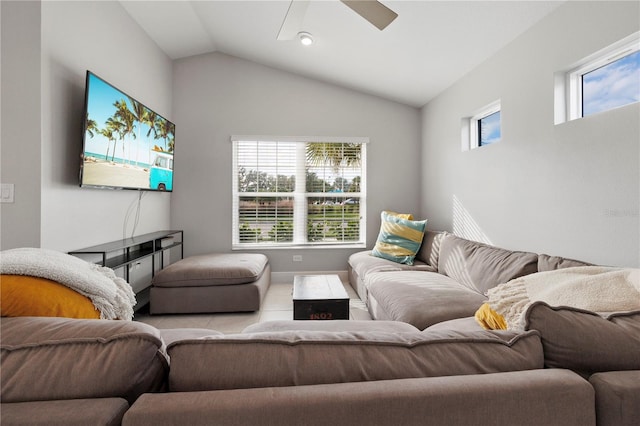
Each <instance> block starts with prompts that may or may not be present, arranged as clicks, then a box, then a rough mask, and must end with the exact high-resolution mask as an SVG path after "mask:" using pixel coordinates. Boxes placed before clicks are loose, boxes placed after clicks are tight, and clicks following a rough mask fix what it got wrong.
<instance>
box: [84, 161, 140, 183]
mask: <svg viewBox="0 0 640 426" xmlns="http://www.w3.org/2000/svg"><path fill="white" fill-rule="evenodd" d="M82 183H83V184H84V185H97V186H117V187H124V188H149V170H148V169H146V170H145V169H143V168H142V167H136V166H135V165H132V164H126V165H125V164H118V163H115V164H114V163H111V162H105V161H87V160H85V161H84V166H83V171H82Z"/></svg>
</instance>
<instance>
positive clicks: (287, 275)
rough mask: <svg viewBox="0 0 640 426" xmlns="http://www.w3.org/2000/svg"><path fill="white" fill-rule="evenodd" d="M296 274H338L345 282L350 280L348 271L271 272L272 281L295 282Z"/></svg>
mask: <svg viewBox="0 0 640 426" xmlns="http://www.w3.org/2000/svg"><path fill="white" fill-rule="evenodd" d="M296 275H337V276H339V277H340V281H342V282H343V283H346V282H349V272H348V271H291V272H271V282H272V283H280V284H283V283H290V284H291V283H293V277H295V276H296Z"/></svg>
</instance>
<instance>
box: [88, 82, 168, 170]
mask: <svg viewBox="0 0 640 426" xmlns="http://www.w3.org/2000/svg"><path fill="white" fill-rule="evenodd" d="M88 90H89V93H88V98H87V114H88V118H89V119H91V120H94V121H95V122H96V124H97V126H98V131H97V132H95V131H94V132H93V137H91V135H90V134H89V133H88V132H87V135H85V153H86V154H97V156H98V157H100V158H102V157H103V156H106V152H107V145H108V143H109V141H108V140H107V138H106V137H105V136H103V135H102V134H101V133H100V130H101V129H104V128H106V127H107V124H106V123H107V120H108V119H109V118H110V117H113V115H114V114H115V112H116V107H115V106H114V103H115V102H116V101H120V100H124V101H125V102H126V103H127V106H128V108H129V110H133V106H132V104H131V100H130V98H129V97H128V96H127V95H126V94H125V93H123V92H121V91H120V90H118V89H116V88H114V87H113V86H111V85H110V84H108V83H107V82H105V81H103V80H102V79H100V78H99V77H96V76H95V75H93V74H89V89H88ZM149 130H150V127H149V125H148V124H146V123H139V122H137V121H136V122H135V130H134V133H135V137H134V136H133V135H126V136H125V137H124V144H123V141H122V140H121V139H120V137H119V136H117V134H116V150H115V158H116V159H118V160H122V159H123V158H125V159H126V160H128V161H132V162H133V163H134V164H135V163H138V164H139V165H140V166H145V167H146V166H148V165H149V164H150V163H151V158H152V154H151V148H153V146H154V145H158V146H160V147H161V148H163V149H165V150H166V149H167V147H166V146H165V140H164V139H161V138H160V139H155V138H154V132H151V133H150V134H149V136H147V133H149ZM123 145H124V152H123ZM112 153H113V142H111V144H110V148H109V157H111V156H112Z"/></svg>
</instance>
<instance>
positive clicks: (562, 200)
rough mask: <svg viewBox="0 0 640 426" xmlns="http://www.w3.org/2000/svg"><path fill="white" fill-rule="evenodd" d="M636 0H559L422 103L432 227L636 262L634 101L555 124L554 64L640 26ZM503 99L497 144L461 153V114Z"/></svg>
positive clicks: (638, 196) (639, 230) (425, 194)
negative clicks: (554, 7)
mask: <svg viewBox="0 0 640 426" xmlns="http://www.w3.org/2000/svg"><path fill="white" fill-rule="evenodd" d="M638 16H640V11H639V4H638V3H637V2H604V1H603V2H567V3H566V4H564V5H563V6H561V7H560V8H558V9H557V11H555V12H553V13H552V14H551V15H549V16H548V17H546V18H544V19H543V20H542V21H540V22H539V23H538V24H537V25H535V26H534V27H533V28H532V29H530V30H529V31H527V32H526V33H525V34H523V35H522V36H521V37H519V38H518V39H516V40H515V41H514V42H512V43H511V44H510V45H508V46H507V47H506V48H504V49H503V50H501V51H500V52H499V53H498V54H496V55H495V56H494V57H492V58H491V59H490V60H488V61H486V62H485V63H483V64H482V65H481V66H479V67H478V68H476V69H475V70H474V71H472V72H471V73H470V74H468V75H467V76H465V77H464V78H463V79H461V80H460V81H458V82H457V83H456V84H454V85H453V86H452V87H450V88H449V89H448V90H446V91H445V92H443V93H442V94H441V95H440V96H438V97H437V98H436V99H434V100H433V101H432V102H430V103H429V104H427V105H426V106H425V107H424V108H423V110H422V129H423V130H422V139H423V152H422V159H423V168H424V173H423V176H422V206H421V210H422V213H423V215H424V216H426V217H427V218H429V220H430V224H431V225H432V228H433V227H438V228H441V229H449V230H451V229H456V230H457V231H458V233H461V234H464V235H463V236H467V237H469V238H475V239H478V240H485V241H489V242H491V243H493V244H495V245H498V246H503V247H508V248H511V249H520V250H531V251H536V252H546V253H549V254H554V255H561V256H566V257H574V258H578V259H583V260H587V261H591V262H595V263H598V264H607V265H616V266H636V267H637V266H638V265H640V212H639V207H640V150H639V145H640V129H639V120H638V117H639V116H640V107H639V105H638V104H637V103H636V104H633V105H630V106H626V107H622V108H619V109H616V110H612V111H608V112H604V113H600V114H597V115H593V116H590V117H587V118H584V119H580V120H575V121H572V122H568V123H564V124H560V125H554V111H553V106H554V98H553V94H554V87H553V84H554V78H553V75H554V72H556V71H559V70H562V69H563V68H566V67H568V66H571V65H572V64H574V63H575V62H577V61H579V60H580V59H582V58H583V57H585V56H587V55H589V54H591V53H593V52H595V51H597V50H599V49H601V48H603V47H606V46H607V45H609V44H611V43H613V42H615V41H617V40H619V39H622V38H623V37H625V36H627V35H629V34H631V33H633V32H635V31H638V29H639V26H640V21H639V20H638ZM496 99H501V101H502V141H501V142H500V143H498V144H495V145H490V146H488V147H483V148H480V149H477V150H472V151H469V152H461V147H460V145H461V143H460V139H461V137H460V128H461V125H460V120H461V118H462V117H465V116H468V115H469V114H470V113H472V112H473V111H474V110H476V109H477V108H480V107H482V106H484V105H486V104H488V103H490V102H492V101H494V100H496Z"/></svg>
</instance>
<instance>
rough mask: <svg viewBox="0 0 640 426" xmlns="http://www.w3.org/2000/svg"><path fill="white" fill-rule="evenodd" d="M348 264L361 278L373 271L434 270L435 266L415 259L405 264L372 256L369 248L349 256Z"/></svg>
mask: <svg viewBox="0 0 640 426" xmlns="http://www.w3.org/2000/svg"><path fill="white" fill-rule="evenodd" d="M349 266H351V269H353V270H354V271H355V273H356V274H358V276H359V277H360V279H362V280H364V279H366V277H367V275H369V274H370V273H374V272H396V271H425V272H435V271H436V268H434V267H433V266H430V265H427V264H426V263H424V262H423V261H421V260H415V261H414V264H413V265H407V264H404V263H397V262H393V261H391V260H387V259H383V258H381V257H377V256H373V255H372V254H371V250H366V251H360V252H357V253H354V254H352V255H351V256H349Z"/></svg>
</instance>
